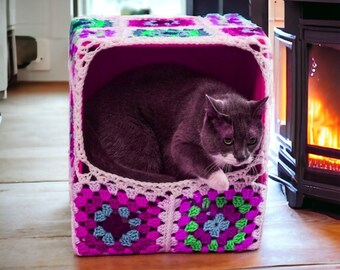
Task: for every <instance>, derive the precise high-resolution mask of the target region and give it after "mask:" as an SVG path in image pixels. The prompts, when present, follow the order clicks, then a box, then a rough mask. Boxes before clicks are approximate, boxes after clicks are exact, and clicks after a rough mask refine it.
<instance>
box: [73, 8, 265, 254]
mask: <svg viewBox="0 0 340 270" xmlns="http://www.w3.org/2000/svg"><path fill="white" fill-rule="evenodd" d="M163 62H164V63H177V64H185V65H186V66H188V67H192V68H193V69H195V70H197V71H200V72H202V73H206V74H207V75H212V76H214V77H215V78H218V79H220V80H221V81H224V82H226V83H228V84H229V85H231V86H232V87H234V88H235V89H247V91H245V90H244V91H243V92H242V93H241V94H242V95H243V96H245V97H246V98H248V99H255V100H258V99H261V98H264V97H265V96H267V95H270V89H271V52H270V49H269V40H268V38H267V37H266V36H265V34H264V32H263V31H262V30H261V28H259V27H257V26H256V25H254V24H253V23H251V22H249V21H247V20H245V19H244V18H242V17H241V16H239V15H237V14H227V15H224V16H220V15H215V14H212V15H207V16H206V17H204V18H202V17H189V16H183V17H175V18H158V17H144V16H137V17H135V16H125V17H110V18H99V17H97V18H76V19H74V20H73V21H72V24H71V37H70V58H69V70H70V102H71V118H70V119H71V128H70V132H71V140H70V191H71V192H70V195H71V210H72V236H73V246H74V250H75V252H76V253H77V254H78V255H81V256H91V255H110V254H134V253H142V254H143V253H159V252H226V251H243V250H253V249H257V248H258V247H259V244H260V239H261V231H262V225H263V216H264V208H265V194H266V179H267V176H266V161H267V155H268V149H267V148H268V137H269V134H268V133H269V124H268V123H269V120H268V117H267V115H268V113H267V114H265V117H264V119H263V121H264V125H265V131H264V140H263V142H262V146H261V149H260V152H259V154H258V155H257V157H256V159H255V160H254V161H253V162H252V163H251V164H249V165H247V166H246V167H245V168H242V169H240V170H238V171H234V172H229V173H227V174H228V177H229V180H230V188H229V189H228V190H226V191H225V192H217V191H215V190H213V189H210V188H209V187H208V186H207V185H205V184H204V183H202V182H200V181H197V180H195V179H188V180H184V181H179V182H174V183H161V184H159V183H145V182H140V181H137V180H135V179H126V178H123V177H121V176H119V175H115V174H111V173H108V172H105V171H103V170H101V169H100V168H97V167H95V166H94V165H92V164H91V163H90V162H89V161H88V159H87V156H86V151H85V149H84V143H83V129H82V127H83V106H84V104H86V102H87V101H88V100H90V99H91V98H93V97H94V96H95V95H96V92H97V91H98V90H99V89H101V88H102V87H103V86H104V85H105V84H107V83H108V82H109V81H110V80H112V79H113V78H114V77H115V76H117V75H118V74H120V73H121V72H123V71H126V70H128V69H131V68H133V67H136V66H140V65H146V64H151V63H163ZM241 91H242V90H241Z"/></svg>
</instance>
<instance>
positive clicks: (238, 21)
mask: <svg viewBox="0 0 340 270" xmlns="http://www.w3.org/2000/svg"><path fill="white" fill-rule="evenodd" d="M206 18H207V19H208V20H209V21H210V23H211V24H213V25H217V26H241V25H243V26H252V27H254V26H255V24H253V23H252V22H251V21H248V20H246V19H245V18H244V17H242V16H241V15H239V14H236V13H230V14H225V15H224V16H221V15H219V14H208V15H207V16H206Z"/></svg>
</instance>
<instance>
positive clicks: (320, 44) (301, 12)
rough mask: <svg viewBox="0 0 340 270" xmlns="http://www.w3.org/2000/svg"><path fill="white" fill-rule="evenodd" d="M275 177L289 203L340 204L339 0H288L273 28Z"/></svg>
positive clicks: (291, 204) (298, 205)
mask: <svg viewBox="0 0 340 270" xmlns="http://www.w3.org/2000/svg"><path fill="white" fill-rule="evenodd" d="M274 54H275V55H274V59H275V61H276V62H275V65H274V82H275V83H274V88H275V133H276V135H277V138H278V147H277V154H278V156H277V164H278V177H273V178H275V179H276V180H278V181H280V182H281V183H282V184H283V185H284V187H285V190H286V195H287V199H288V201H289V205H290V206H291V207H301V206H302V203H303V200H304V197H306V196H307V197H314V198H319V199H323V200H327V201H330V202H334V203H337V204H340V0H324V1H322V0H313V1H312V0H310V1H306V0H300V1H297V0H286V1H285V28H276V29H275V43H274Z"/></svg>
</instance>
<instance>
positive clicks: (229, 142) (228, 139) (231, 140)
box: [223, 138, 234, 145]
mask: <svg viewBox="0 0 340 270" xmlns="http://www.w3.org/2000/svg"><path fill="white" fill-rule="evenodd" d="M223 142H224V144H226V145H232V144H233V143H234V141H233V139H232V138H224V139H223Z"/></svg>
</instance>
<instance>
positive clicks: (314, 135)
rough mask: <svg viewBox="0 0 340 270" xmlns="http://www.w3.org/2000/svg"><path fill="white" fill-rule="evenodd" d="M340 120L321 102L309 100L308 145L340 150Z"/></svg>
mask: <svg viewBox="0 0 340 270" xmlns="http://www.w3.org/2000/svg"><path fill="white" fill-rule="evenodd" d="M339 127H340V119H339V117H337V115H331V114H330V113H329V112H328V110H327V109H326V108H325V106H324V105H323V104H322V102H321V101H320V100H316V99H309V100H308V136H307V137H308V143H309V144H311V145H317V146H322V147H328V148H333V149H340V134H339V133H340V132H339Z"/></svg>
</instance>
